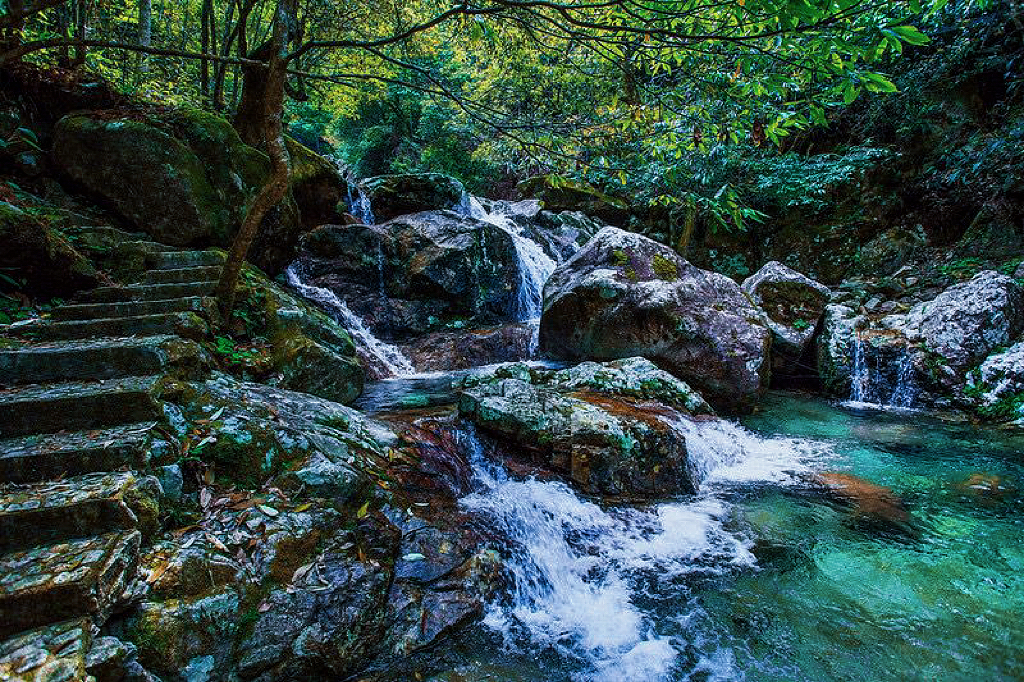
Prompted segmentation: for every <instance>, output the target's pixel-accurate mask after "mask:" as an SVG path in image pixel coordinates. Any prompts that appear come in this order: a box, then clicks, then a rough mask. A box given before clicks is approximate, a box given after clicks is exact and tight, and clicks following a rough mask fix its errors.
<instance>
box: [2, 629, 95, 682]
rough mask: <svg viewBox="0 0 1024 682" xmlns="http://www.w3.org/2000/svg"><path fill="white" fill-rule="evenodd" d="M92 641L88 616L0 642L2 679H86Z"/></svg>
mask: <svg viewBox="0 0 1024 682" xmlns="http://www.w3.org/2000/svg"><path fill="white" fill-rule="evenodd" d="M91 643H92V622H91V621H90V620H89V619H88V618H79V619H76V620H69V621H65V622H63V623H58V624H56V625H49V626H46V627H42V628H39V629H37V630H29V631H26V632H22V633H19V634H17V635H15V636H14V637H12V638H10V639H8V640H6V641H2V642H0V679H4V680H12V681H15V680H25V681H28V680H32V681H33V682H34V681H35V680H85V679H90V678H87V676H86V655H87V654H88V652H89V647H90V646H91Z"/></svg>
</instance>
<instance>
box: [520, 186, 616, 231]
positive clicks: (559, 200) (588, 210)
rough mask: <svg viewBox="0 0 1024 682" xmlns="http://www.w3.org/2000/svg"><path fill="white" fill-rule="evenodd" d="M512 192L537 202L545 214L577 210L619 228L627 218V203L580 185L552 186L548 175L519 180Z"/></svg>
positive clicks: (591, 187) (590, 187)
mask: <svg viewBox="0 0 1024 682" xmlns="http://www.w3.org/2000/svg"><path fill="white" fill-rule="evenodd" d="M516 189H517V191H518V192H519V195H520V196H522V197H524V198H537V199H540V200H541V202H542V203H543V205H544V208H545V209H546V210H548V211H552V212H561V211H579V212H580V213H584V214H586V215H588V216H594V217H595V218H599V219H601V220H603V221H605V222H606V223H610V224H612V225H622V224H624V223H625V222H626V220H627V219H628V218H629V204H628V203H627V202H625V201H623V200H622V199H619V198H618V197H613V196H611V195H608V194H605V193H603V192H601V191H600V190H598V189H597V188H595V187H593V186H591V185H587V184H584V183H580V182H571V181H562V182H559V183H557V184H556V183H553V182H551V178H550V177H549V176H536V177H532V178H528V179H526V180H523V181H522V182H520V183H519V185H518V187H517V188H516Z"/></svg>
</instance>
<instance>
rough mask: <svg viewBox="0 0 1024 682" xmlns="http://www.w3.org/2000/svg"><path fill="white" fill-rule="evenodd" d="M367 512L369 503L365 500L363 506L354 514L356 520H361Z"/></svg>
mask: <svg viewBox="0 0 1024 682" xmlns="http://www.w3.org/2000/svg"><path fill="white" fill-rule="evenodd" d="M369 511H370V501H369V500H367V501H366V502H365V503H363V506H362V507H360V508H359V511H357V512H356V518H359V519H361V518H363V517H365V516H366V514H367V513H369Z"/></svg>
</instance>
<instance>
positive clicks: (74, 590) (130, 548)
mask: <svg viewBox="0 0 1024 682" xmlns="http://www.w3.org/2000/svg"><path fill="white" fill-rule="evenodd" d="M141 541H142V534H141V533H139V532H138V531H132V532H129V533H109V534H107V535H102V536H100V537H92V538H85V539H81V540H71V541H68V542H62V543H57V544H54V545H48V546H45V547H37V548H35V549H30V550H24V551H20V552H14V553H11V554H7V555H4V556H2V557H0V637H9V636H10V635H13V634H15V633H17V632H20V631H22V630H27V629H29V628H34V627H39V626H40V625H45V624H47V623H52V622H54V621H60V620H66V619H69V618H74V617H77V616H83V615H91V616H94V617H98V618H104V617H105V616H106V615H108V614H109V612H110V610H111V609H112V607H114V606H115V605H116V604H117V603H118V601H119V600H120V599H121V597H122V596H123V595H124V593H125V590H126V588H127V587H128V586H129V585H130V584H131V583H132V582H133V581H134V580H135V576H136V572H137V569H138V561H139V545H140V543H141Z"/></svg>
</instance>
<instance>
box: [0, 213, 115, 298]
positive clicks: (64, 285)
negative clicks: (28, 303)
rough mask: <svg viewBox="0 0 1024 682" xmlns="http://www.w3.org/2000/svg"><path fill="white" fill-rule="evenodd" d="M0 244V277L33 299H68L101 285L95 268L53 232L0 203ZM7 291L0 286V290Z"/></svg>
mask: <svg viewBox="0 0 1024 682" xmlns="http://www.w3.org/2000/svg"><path fill="white" fill-rule="evenodd" d="M0 244H3V249H0V273H2V274H3V275H5V276H6V277H8V278H10V279H11V280H14V281H16V282H18V287H19V288H21V289H23V290H24V291H25V292H27V293H29V294H31V295H33V296H40V297H43V298H50V297H53V296H68V295H70V294H73V293H75V292H76V291H80V290H82V289H88V288H90V287H95V286H96V285H97V284H99V283H100V281H101V277H100V274H99V273H98V272H97V271H96V268H94V267H93V266H92V264H91V263H90V262H89V261H88V260H86V258H85V257H84V256H82V255H81V254H80V253H79V252H78V251H76V250H75V248H74V247H73V246H72V245H71V244H70V242H68V241H67V240H66V239H65V238H64V237H63V236H61V235H60V234H59V233H58V232H57V231H56V230H53V229H51V228H49V227H47V226H46V225H44V224H42V223H41V222H39V220H38V219H36V218H34V217H33V216H31V215H29V214H28V213H26V212H25V211H22V210H21V209H20V208H17V207H15V206H12V205H11V204H8V203H6V202H2V201H0ZM22 282H24V284H23V285H22V284H21V283H22ZM8 288H10V287H9V286H7V285H5V284H4V283H3V282H0V289H8Z"/></svg>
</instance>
